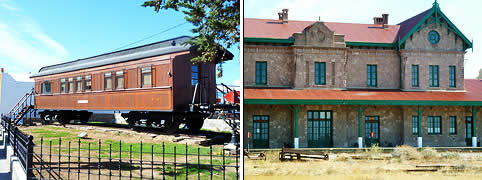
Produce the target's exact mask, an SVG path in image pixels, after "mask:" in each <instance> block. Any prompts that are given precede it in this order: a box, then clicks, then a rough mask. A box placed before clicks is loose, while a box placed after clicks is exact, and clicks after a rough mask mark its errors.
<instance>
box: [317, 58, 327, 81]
mask: <svg viewBox="0 0 482 180" xmlns="http://www.w3.org/2000/svg"><path fill="white" fill-rule="evenodd" d="M315 84H316V85H326V63H325V62H315Z"/></svg>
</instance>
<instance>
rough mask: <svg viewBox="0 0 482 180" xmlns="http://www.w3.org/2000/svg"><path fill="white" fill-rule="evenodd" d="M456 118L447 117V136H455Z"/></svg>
mask: <svg viewBox="0 0 482 180" xmlns="http://www.w3.org/2000/svg"><path fill="white" fill-rule="evenodd" d="M456 119H457V117H455V116H450V117H449V134H457V120H456Z"/></svg>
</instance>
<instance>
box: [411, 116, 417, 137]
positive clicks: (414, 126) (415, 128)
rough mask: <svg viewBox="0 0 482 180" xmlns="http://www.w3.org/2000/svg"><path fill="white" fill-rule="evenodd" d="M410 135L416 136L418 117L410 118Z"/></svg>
mask: <svg viewBox="0 0 482 180" xmlns="http://www.w3.org/2000/svg"><path fill="white" fill-rule="evenodd" d="M412 134H413V135H417V134H418V116H412Z"/></svg>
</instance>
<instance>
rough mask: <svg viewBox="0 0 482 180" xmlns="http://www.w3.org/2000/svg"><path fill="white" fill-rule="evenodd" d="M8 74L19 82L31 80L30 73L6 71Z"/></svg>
mask: <svg viewBox="0 0 482 180" xmlns="http://www.w3.org/2000/svg"><path fill="white" fill-rule="evenodd" d="M8 74H9V75H10V76H12V78H13V79H15V81H20V82H33V79H30V76H31V74H25V73H8Z"/></svg>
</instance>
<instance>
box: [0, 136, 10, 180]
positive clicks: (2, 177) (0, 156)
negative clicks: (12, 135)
mask: <svg viewBox="0 0 482 180" xmlns="http://www.w3.org/2000/svg"><path fill="white" fill-rule="evenodd" d="M0 134H1V133H0ZM6 154H7V150H6V149H5V147H4V146H3V137H2V136H1V135H0V180H7V179H11V177H10V173H9V172H8V166H10V164H9V163H8V162H7V158H6Z"/></svg>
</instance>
